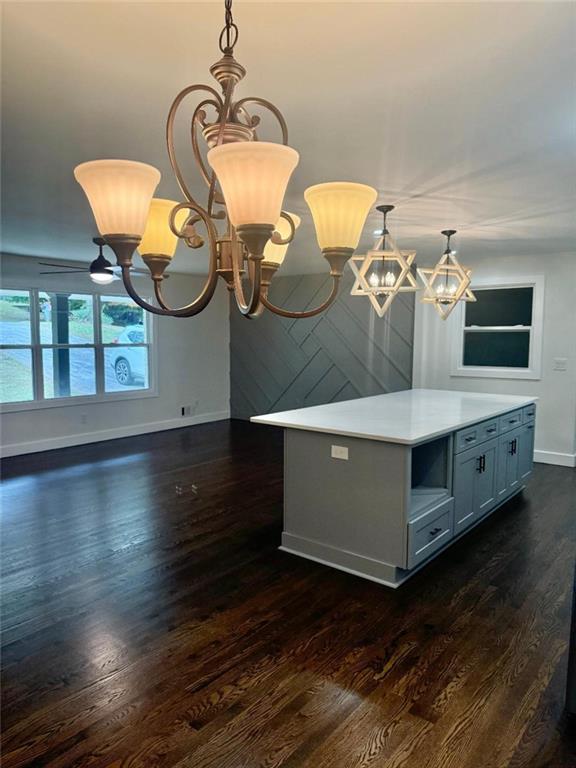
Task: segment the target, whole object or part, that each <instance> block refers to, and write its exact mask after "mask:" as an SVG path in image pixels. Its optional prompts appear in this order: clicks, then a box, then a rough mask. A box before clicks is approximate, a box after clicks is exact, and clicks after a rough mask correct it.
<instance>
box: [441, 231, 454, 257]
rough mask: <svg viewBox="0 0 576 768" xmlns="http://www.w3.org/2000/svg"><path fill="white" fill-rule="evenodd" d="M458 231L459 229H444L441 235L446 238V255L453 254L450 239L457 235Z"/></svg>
mask: <svg viewBox="0 0 576 768" xmlns="http://www.w3.org/2000/svg"><path fill="white" fill-rule="evenodd" d="M457 231H458V230H457V229H443V230H442V232H440V234H441V235H444V236H445V237H446V250H445V251H444V253H446V254H450V253H452V248H451V247H450V238H451V237H452V235H455V234H456V232H457Z"/></svg>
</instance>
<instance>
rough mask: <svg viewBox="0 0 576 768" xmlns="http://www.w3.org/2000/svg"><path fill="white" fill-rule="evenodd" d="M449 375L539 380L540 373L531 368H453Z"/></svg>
mask: <svg viewBox="0 0 576 768" xmlns="http://www.w3.org/2000/svg"><path fill="white" fill-rule="evenodd" d="M450 376H451V377H461V378H468V379H516V380H517V381H522V380H528V381H539V380H540V379H541V378H542V375H541V374H540V372H539V371H535V370H533V369H531V368H522V369H519V368H488V367H486V368H471V367H470V368H455V369H453V370H452V371H450Z"/></svg>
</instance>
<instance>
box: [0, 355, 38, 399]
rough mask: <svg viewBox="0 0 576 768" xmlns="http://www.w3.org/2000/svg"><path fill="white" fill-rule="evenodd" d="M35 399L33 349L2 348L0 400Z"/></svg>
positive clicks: (0, 357) (0, 359)
mask: <svg viewBox="0 0 576 768" xmlns="http://www.w3.org/2000/svg"><path fill="white" fill-rule="evenodd" d="M30 400H34V385H33V378H32V350H31V349H30V348H28V349H26V347H22V348H20V349H2V350H0V402H2V403H20V402H29V401H30Z"/></svg>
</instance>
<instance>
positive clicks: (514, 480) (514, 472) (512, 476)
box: [506, 428, 522, 493]
mask: <svg viewBox="0 0 576 768" xmlns="http://www.w3.org/2000/svg"><path fill="white" fill-rule="evenodd" d="M521 431H522V428H521V429H515V430H514V431H513V432H510V433H509V437H510V445H509V449H508V451H507V454H506V457H507V462H506V485H507V487H508V493H513V492H514V491H517V490H518V488H519V487H520V473H519V468H518V457H519V454H518V445H519V440H518V436H519V434H520V432H521Z"/></svg>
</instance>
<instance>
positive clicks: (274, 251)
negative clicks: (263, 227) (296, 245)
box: [264, 211, 301, 265]
mask: <svg viewBox="0 0 576 768" xmlns="http://www.w3.org/2000/svg"><path fill="white" fill-rule="evenodd" d="M286 213H287V214H288V215H289V216H290V218H291V219H292V221H293V222H294V229H298V227H299V226H300V221H301V219H300V216H296V214H295V213H290V212H289V211H286ZM274 229H275V230H276V232H278V234H279V235H280V237H281V238H282V240H285V239H286V238H287V237H289V236H290V232H291V231H292V230H291V228H290V224H289V223H288V222H287V221H286V219H285V218H284V217H283V216H280V218H279V219H278V221H277V222H276V226H275V228H274ZM289 245H290V243H286V245H276V243H273V242H272V240H268V242H267V243H266V247H265V248H264V261H268V262H270V263H271V264H278V265H280V264H282V262H283V261H284V257H285V256H286V251H287V250H288V246H289Z"/></svg>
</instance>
